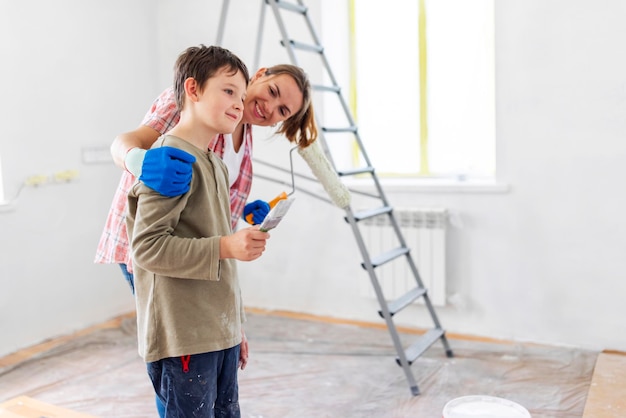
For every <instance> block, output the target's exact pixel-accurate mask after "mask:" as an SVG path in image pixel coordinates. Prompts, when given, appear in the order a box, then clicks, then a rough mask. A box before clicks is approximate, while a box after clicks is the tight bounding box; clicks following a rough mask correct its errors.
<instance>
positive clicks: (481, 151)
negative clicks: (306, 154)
mask: <svg viewBox="0 0 626 418" xmlns="http://www.w3.org/2000/svg"><path fill="white" fill-rule="evenodd" d="M384 5H385V6H384V7H382V6H381V3H380V2H371V1H355V0H352V2H351V13H350V14H351V18H352V19H353V23H354V26H353V27H354V36H353V41H352V48H353V54H354V58H353V60H354V62H353V65H352V68H353V74H352V76H353V77H355V78H356V84H355V94H354V97H353V99H354V100H353V101H352V107H353V115H354V118H355V121H356V124H357V126H358V127H359V133H360V136H361V139H362V140H363V143H364V146H365V149H366V152H367V153H368V155H369V157H370V159H371V161H372V164H373V166H374V167H375V168H376V171H377V173H378V174H379V175H380V176H381V177H386V176H403V177H413V176H422V177H443V178H448V177H453V178H459V179H462V178H472V177H473V178H492V177H495V103H494V102H495V92H494V81H495V79H494V57H493V55H494V23H493V0H418V1H415V0H388V1H386V2H385V3H384ZM354 163H355V165H357V166H358V165H360V164H359V163H358V162H356V161H355V162H354Z"/></svg>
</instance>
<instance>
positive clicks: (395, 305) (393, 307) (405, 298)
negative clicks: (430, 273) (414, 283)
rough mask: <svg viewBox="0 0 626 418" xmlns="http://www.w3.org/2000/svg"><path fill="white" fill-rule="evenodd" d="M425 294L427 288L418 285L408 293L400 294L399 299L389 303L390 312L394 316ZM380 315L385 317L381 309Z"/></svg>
mask: <svg viewBox="0 0 626 418" xmlns="http://www.w3.org/2000/svg"><path fill="white" fill-rule="evenodd" d="M425 294H426V288H423V287H416V288H414V289H411V290H409V291H408V292H407V293H405V294H404V295H402V296H400V297H399V298H398V299H396V300H394V301H393V302H391V303H389V305H388V306H387V308H388V309H389V313H390V314H391V316H394V315H395V314H397V313H398V312H400V311H401V310H402V309H404V308H406V307H407V306H409V305H410V304H411V303H413V301H415V300H416V299H417V298H421V297H422V296H424V295H425ZM378 315H380V316H381V318H384V315H383V311H381V310H379V311H378Z"/></svg>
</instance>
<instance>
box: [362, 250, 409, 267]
mask: <svg viewBox="0 0 626 418" xmlns="http://www.w3.org/2000/svg"><path fill="white" fill-rule="evenodd" d="M409 251H410V249H409V248H407V247H398V248H394V249H393V250H391V251H387V252H386V253H383V254H380V255H377V256H376V257H373V258H372V259H371V260H370V261H371V262H372V267H374V268H376V267H379V266H382V265H383V264H385V263H388V262H389V261H391V260H395V259H396V258H398V257H402V256H403V255H407V254H408V253H409ZM361 267H363V268H364V269H367V267H366V266H365V263H361Z"/></svg>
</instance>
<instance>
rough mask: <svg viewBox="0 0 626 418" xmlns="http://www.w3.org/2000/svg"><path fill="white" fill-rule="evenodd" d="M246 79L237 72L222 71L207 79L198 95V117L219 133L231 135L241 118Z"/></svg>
mask: <svg viewBox="0 0 626 418" xmlns="http://www.w3.org/2000/svg"><path fill="white" fill-rule="evenodd" d="M246 87H247V83H246V79H245V78H244V76H243V74H242V73H241V72H240V71H238V72H237V73H235V74H232V73H231V72H230V71H228V70H225V69H222V70H220V71H218V72H217V73H216V74H215V75H214V76H213V77H211V78H209V79H208V80H207V82H206V84H205V86H204V91H202V93H200V95H199V101H198V107H197V111H198V116H199V117H200V118H201V119H202V120H203V121H204V123H206V124H207V126H208V127H210V128H211V129H213V130H215V131H217V132H219V133H225V134H228V133H232V132H233V131H234V130H235V128H236V127H237V125H238V124H239V122H240V121H241V118H242V116H243V101H244V99H245V98H246Z"/></svg>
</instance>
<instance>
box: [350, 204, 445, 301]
mask: <svg viewBox="0 0 626 418" xmlns="http://www.w3.org/2000/svg"><path fill="white" fill-rule="evenodd" d="M393 212H394V215H395V218H396V220H397V221H398V225H399V226H400V230H401V231H402V235H403V236H404V240H405V242H406V245H407V246H408V247H409V248H410V249H411V256H412V258H413V261H414V262H415V265H416V266H417V270H418V272H419V274H420V277H421V279H422V282H423V284H424V287H426V289H428V296H429V297H430V300H431V302H432V303H433V305H436V306H443V305H445V303H446V227H447V224H448V211H447V209H432V208H401V209H399V208H394V211H393ZM359 225H361V226H362V228H361V232H362V235H363V239H364V241H365V245H366V247H367V248H368V251H369V253H370V257H375V256H377V255H379V254H381V253H384V252H386V251H389V250H391V249H393V248H396V247H398V246H399V245H400V244H399V242H398V241H397V237H396V234H395V233H394V231H393V228H392V227H391V225H390V222H389V216H377V217H374V218H370V219H366V220H363V221H361V222H360V224H359ZM375 271H376V275H377V277H378V281H379V283H380V286H381V288H382V290H383V294H384V295H385V299H387V300H388V301H391V300H393V299H395V298H397V297H399V296H401V295H403V294H404V293H406V292H407V291H409V290H411V289H413V288H415V286H416V282H415V277H414V276H413V273H412V272H411V269H410V267H409V263H408V262H407V261H406V260H405V259H403V258H398V259H396V260H394V261H391V262H389V263H387V264H384V265H382V266H380V267H378V268H376V270H375ZM362 283H363V286H362V287H361V289H362V290H361V294H362V295H363V296H364V297H368V298H376V294H375V292H374V288H373V287H372V284H371V282H370V281H369V280H364V281H362ZM418 303H423V298H419V300H418Z"/></svg>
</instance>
